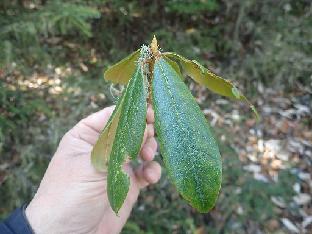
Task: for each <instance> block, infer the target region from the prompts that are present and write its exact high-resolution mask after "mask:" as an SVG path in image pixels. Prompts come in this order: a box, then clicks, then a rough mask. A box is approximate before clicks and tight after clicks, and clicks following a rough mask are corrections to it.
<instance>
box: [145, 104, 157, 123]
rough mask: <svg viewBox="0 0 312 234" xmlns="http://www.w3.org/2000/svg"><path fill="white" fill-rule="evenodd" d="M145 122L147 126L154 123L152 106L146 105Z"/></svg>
mask: <svg viewBox="0 0 312 234" xmlns="http://www.w3.org/2000/svg"><path fill="white" fill-rule="evenodd" d="M146 122H147V123H148V124H152V123H154V122H155V118H154V110H153V108H152V105H150V104H149V105H148V107H147V113H146Z"/></svg>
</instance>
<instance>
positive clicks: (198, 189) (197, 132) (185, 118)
mask: <svg viewBox="0 0 312 234" xmlns="http://www.w3.org/2000/svg"><path fill="white" fill-rule="evenodd" d="M152 100H153V108H154V111H155V128H156V132H157V135H158V141H159V145H160V150H161V152H162V156H163V160H164V163H165V166H166V168H167V170H168V174H169V177H170V179H171V180H172V181H173V183H174V184H175V185H176V187H177V190H178V191H179V193H180V194H181V195H182V196H183V198H184V199H186V200H187V201H188V202H189V203H190V204H191V205H192V206H193V207H195V208H196V209H197V210H198V211H200V212H207V211H208V210H210V209H211V208H212V207H213V206H214V204H215V202H216V199H217V196H218V193H219V190H220V187H221V177H222V163H221V156H220V153H219V149H218V146H217V143H216V141H215V139H214V137H213V135H212V133H211V130H210V127H209V125H208V123H207V121H206V119H205V116H204V115H203V113H202V112H201V110H200V108H199V106H198V105H197V103H196V101H195V99H194V98H193V96H192V94H191V93H190V91H189V90H188V88H187V87H186V86H185V84H184V83H183V81H182V78H180V76H179V74H178V73H177V72H176V71H175V69H174V68H173V67H172V66H171V65H170V64H169V63H168V62H167V61H166V60H165V59H164V58H159V59H157V60H156V62H155V65H154V78H153V82H152Z"/></svg>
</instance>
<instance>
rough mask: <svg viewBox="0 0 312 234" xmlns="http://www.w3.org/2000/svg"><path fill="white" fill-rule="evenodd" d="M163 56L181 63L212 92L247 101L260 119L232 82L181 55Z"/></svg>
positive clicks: (169, 54) (196, 79)
mask: <svg viewBox="0 0 312 234" xmlns="http://www.w3.org/2000/svg"><path fill="white" fill-rule="evenodd" d="M163 54H164V55H165V56H167V57H169V58H172V59H175V60H177V61H179V62H180V64H181V66H182V68H183V69H184V71H185V73H186V74H187V75H188V76H190V77H191V78H192V79H193V80H195V81H196V82H197V83H199V84H201V85H204V86H206V87H207V88H208V89H210V90H211V91H213V92H215V93H217V94H220V95H222V96H226V97H229V98H233V99H237V100H241V101H245V102H246V103H248V105H249V106H250V108H251V109H252V111H253V112H254V113H255V115H256V117H257V119H259V114H258V112H257V111H256V109H255V107H254V106H252V104H251V103H250V101H249V100H248V99H247V98H246V97H245V96H244V95H243V94H242V93H241V92H240V91H239V90H238V89H237V88H236V87H235V85H234V84H232V83H231V82H230V81H228V80H225V79H223V78H222V77H220V76H217V75H216V74H214V73H212V72H211V71H210V70H208V69H207V68H205V67H204V66H202V65H201V64H199V63H198V62H197V61H195V60H189V59H187V58H185V57H183V56H181V55H179V54H176V53H171V52H166V53H163Z"/></svg>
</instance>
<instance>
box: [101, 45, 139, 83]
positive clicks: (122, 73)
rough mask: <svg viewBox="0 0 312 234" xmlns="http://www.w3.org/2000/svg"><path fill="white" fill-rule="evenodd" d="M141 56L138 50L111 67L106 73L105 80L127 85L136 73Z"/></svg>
mask: <svg viewBox="0 0 312 234" xmlns="http://www.w3.org/2000/svg"><path fill="white" fill-rule="evenodd" d="M139 56H140V50H137V51H135V52H133V53H132V54H130V55H129V56H127V57H126V58H124V59H122V60H120V61H119V62H118V63H116V64H115V65H113V66H111V67H109V68H108V69H107V70H106V71H105V72H104V79H105V80H108V81H112V82H113V83H118V84H123V85H125V84H127V83H128V81H129V80H130V78H131V76H132V74H133V73H134V71H135V68H136V65H137V60H138V58H139Z"/></svg>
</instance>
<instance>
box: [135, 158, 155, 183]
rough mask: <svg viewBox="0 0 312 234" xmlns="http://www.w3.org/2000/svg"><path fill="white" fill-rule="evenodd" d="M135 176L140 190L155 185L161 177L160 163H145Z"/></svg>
mask: <svg viewBox="0 0 312 234" xmlns="http://www.w3.org/2000/svg"><path fill="white" fill-rule="evenodd" d="M135 175H136V177H137V181H138V182H139V186H140V188H144V187H146V186H147V185H150V184H155V183H157V182H158V181H159V179H160V177H161V167H160V165H159V163H158V162H155V161H150V162H144V163H142V165H141V166H140V167H139V168H138V169H137V170H136V171H135Z"/></svg>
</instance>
